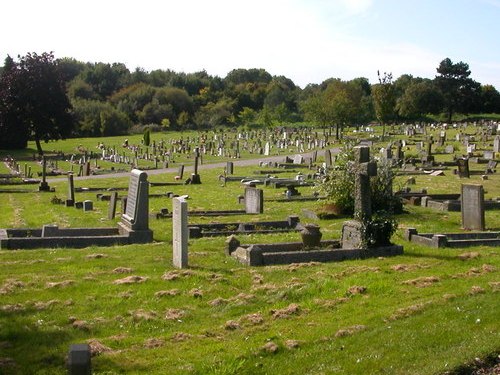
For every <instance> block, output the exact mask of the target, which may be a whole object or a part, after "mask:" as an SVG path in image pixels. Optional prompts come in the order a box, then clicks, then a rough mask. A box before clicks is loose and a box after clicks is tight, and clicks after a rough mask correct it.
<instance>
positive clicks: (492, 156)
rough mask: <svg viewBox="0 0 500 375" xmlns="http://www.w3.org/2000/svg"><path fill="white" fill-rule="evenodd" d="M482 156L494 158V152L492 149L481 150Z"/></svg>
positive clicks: (487, 158) (488, 158)
mask: <svg viewBox="0 0 500 375" xmlns="http://www.w3.org/2000/svg"><path fill="white" fill-rule="evenodd" d="M483 158H485V159H486V160H493V159H495V153H494V152H493V151H483Z"/></svg>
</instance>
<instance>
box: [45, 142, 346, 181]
mask: <svg viewBox="0 0 500 375" xmlns="http://www.w3.org/2000/svg"><path fill="white" fill-rule="evenodd" d="M339 150H340V149H339V148H333V149H331V150H330V151H331V152H332V154H336V153H338V152H339ZM301 155H302V156H304V157H306V158H307V157H311V156H312V152H306V153H301ZM285 156H286V155H277V156H265V157H259V158H257V159H243V160H235V159H227V160H225V161H223V162H219V163H211V164H202V165H199V166H198V171H200V172H202V171H203V170H204V169H217V168H220V169H221V172H222V170H223V169H224V168H225V166H226V163H227V162H228V161H232V162H233V163H234V166H235V167H238V166H242V167H246V166H251V165H258V164H259V163H260V162H282V161H283V159H284V158H285ZM179 165H180V164H178V165H176V166H175V167H170V168H162V169H150V170H146V172H147V174H148V175H149V176H152V175H157V174H164V173H176V172H177V170H178V169H179ZM193 170H194V167H193V165H186V167H185V170H184V172H185V173H186V172H190V171H193ZM129 176H130V172H118V173H108V174H102V175H91V176H80V177H78V176H75V177H74V180H75V181H81V180H96V179H102V178H120V177H129ZM65 181H68V178H67V177H66V176H64V177H54V178H51V177H47V182H65Z"/></svg>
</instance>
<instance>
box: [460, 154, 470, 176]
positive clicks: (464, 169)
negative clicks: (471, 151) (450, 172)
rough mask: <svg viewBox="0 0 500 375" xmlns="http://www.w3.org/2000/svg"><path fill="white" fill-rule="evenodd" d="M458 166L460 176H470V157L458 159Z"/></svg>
mask: <svg viewBox="0 0 500 375" xmlns="http://www.w3.org/2000/svg"><path fill="white" fill-rule="evenodd" d="M457 166H458V177H460V178H470V171H469V159H468V158H459V159H457Z"/></svg>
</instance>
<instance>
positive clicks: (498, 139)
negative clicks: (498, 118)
mask: <svg viewBox="0 0 500 375" xmlns="http://www.w3.org/2000/svg"><path fill="white" fill-rule="evenodd" d="M493 152H500V135H496V136H495V139H494V140H493Z"/></svg>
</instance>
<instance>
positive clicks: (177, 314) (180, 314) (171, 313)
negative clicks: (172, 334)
mask: <svg viewBox="0 0 500 375" xmlns="http://www.w3.org/2000/svg"><path fill="white" fill-rule="evenodd" d="M184 316H186V311H184V310H180V309H167V311H166V312H165V319H167V320H179V319H182V318H184Z"/></svg>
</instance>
